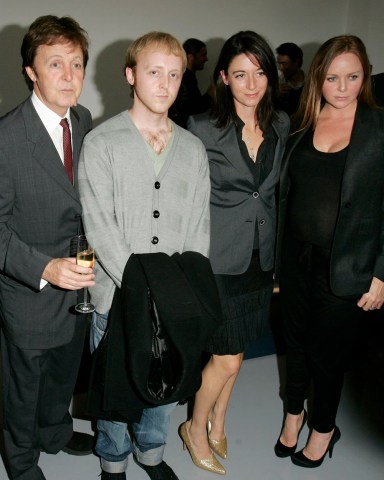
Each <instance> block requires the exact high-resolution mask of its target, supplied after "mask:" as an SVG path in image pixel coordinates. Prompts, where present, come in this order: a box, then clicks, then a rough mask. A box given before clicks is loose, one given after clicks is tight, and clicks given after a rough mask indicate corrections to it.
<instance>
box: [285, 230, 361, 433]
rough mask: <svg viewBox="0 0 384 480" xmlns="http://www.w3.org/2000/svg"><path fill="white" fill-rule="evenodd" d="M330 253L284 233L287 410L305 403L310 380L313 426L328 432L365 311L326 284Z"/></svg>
mask: <svg viewBox="0 0 384 480" xmlns="http://www.w3.org/2000/svg"><path fill="white" fill-rule="evenodd" d="M328 279H329V252H328V251H327V250H324V249H320V248H317V247H315V246H311V245H309V244H305V243H303V242H300V241H297V240H295V239H293V238H290V237H289V236H287V235H286V236H285V241H284V246H283V254H282V265H281V278H280V296H281V297H280V298H281V305H282V314H283V325H284V337H285V343H286V352H287V384H286V388H285V394H286V400H287V411H288V412H289V413H292V414H294V415H297V414H299V413H300V412H301V411H302V410H303V408H304V401H305V399H306V398H307V397H308V391H309V387H310V384H311V382H312V383H313V412H312V427H313V428H314V429H315V430H317V431H318V432H321V433H327V432H330V431H331V430H332V429H333V428H334V426H335V422H336V414H337V409H338V406H339V403H340V397H341V392H342V387H343V380H344V373H345V371H346V369H347V368H348V366H349V364H350V360H351V358H352V355H353V354H354V352H356V347H357V341H358V338H359V333H360V332H361V325H362V323H361V322H362V320H363V318H364V313H365V312H364V311H363V310H362V309H360V308H359V307H357V305H356V303H357V301H358V298H341V297H337V296H336V295H334V294H333V293H332V292H331V290H330V288H329V281H328Z"/></svg>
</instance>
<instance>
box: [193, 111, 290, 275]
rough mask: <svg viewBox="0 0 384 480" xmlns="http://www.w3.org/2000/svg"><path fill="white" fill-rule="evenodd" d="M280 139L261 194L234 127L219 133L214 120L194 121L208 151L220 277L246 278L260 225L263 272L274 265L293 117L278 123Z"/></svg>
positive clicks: (213, 250)
mask: <svg viewBox="0 0 384 480" xmlns="http://www.w3.org/2000/svg"><path fill="white" fill-rule="evenodd" d="M273 128H274V130H275V131H276V133H277V136H278V142H277V146H276V151H275V156H274V162H273V167H272V171H271V172H270V174H269V175H268V177H267V178H266V179H265V180H264V182H263V183H262V184H261V185H260V188H259V191H258V192H255V191H254V190H255V182H254V177H253V175H252V172H251V170H250V169H249V168H248V166H247V164H246V162H245V161H244V159H243V157H242V155H241V152H240V148H239V145H238V141H237V136H236V127H235V125H234V124H233V123H230V124H229V126H228V127H226V128H224V129H221V130H220V129H218V128H216V127H215V126H214V124H213V122H212V120H210V118H209V115H208V114H201V115H197V116H194V117H190V118H189V121H188V129H189V130H190V131H191V132H192V133H194V134H195V135H197V136H198V137H199V138H200V139H201V140H202V142H203V143H204V145H205V148H206V149H207V154H208V160H209V169H210V176H211V188H212V191H211V245H210V255H209V258H210V260H211V264H212V268H213V271H214V273H215V274H240V273H243V272H245V271H246V270H247V268H248V266H249V263H250V261H251V255H252V249H253V241H254V235H255V222H258V229H259V248H260V263H261V268H262V269H263V270H265V271H268V270H271V269H272V268H273V264H274V254H275V233H276V199H275V190H276V184H277V182H278V180H279V175H280V164H281V158H282V156H283V153H284V147H285V141H286V139H287V136H288V131H289V119H288V116H287V115H286V114H285V113H283V112H280V114H279V117H278V119H277V120H276V121H275V122H274V123H273Z"/></svg>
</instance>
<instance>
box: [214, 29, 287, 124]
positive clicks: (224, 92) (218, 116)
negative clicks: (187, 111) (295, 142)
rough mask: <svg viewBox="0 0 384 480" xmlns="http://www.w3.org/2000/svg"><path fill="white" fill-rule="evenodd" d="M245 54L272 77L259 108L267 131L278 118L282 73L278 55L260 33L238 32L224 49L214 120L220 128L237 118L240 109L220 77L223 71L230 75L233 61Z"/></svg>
mask: <svg viewBox="0 0 384 480" xmlns="http://www.w3.org/2000/svg"><path fill="white" fill-rule="evenodd" d="M242 53H244V54H245V55H247V56H248V58H249V59H250V60H251V61H255V60H257V62H258V63H259V65H260V68H261V69H262V70H263V71H264V73H265V75H266V77H267V78H268V86H267V90H266V92H265V94H264V96H263V98H262V99H261V100H260V102H259V104H258V105H257V108H256V113H255V115H256V119H257V121H258V123H259V126H260V128H261V130H262V131H263V132H265V131H266V130H267V129H268V128H269V127H270V126H271V124H272V122H273V120H274V119H275V118H276V110H275V102H276V98H277V94H278V85H279V80H278V73H277V67H276V60H275V56H274V53H273V51H272V49H271V47H270V46H269V44H268V42H267V41H266V40H265V39H264V38H263V37H262V36H261V35H259V34H258V33H256V32H253V31H251V30H247V31H242V32H239V33H236V34H235V35H233V36H232V37H230V38H229V39H228V40H227V41H226V42H225V43H224V45H223V48H222V49H221V52H220V55H219V58H218V60H217V64H216V67H215V70H214V74H213V77H214V83H215V87H216V94H215V97H216V98H215V102H214V104H213V107H212V110H211V118H212V119H213V120H214V121H215V125H216V127H218V128H223V127H226V126H227V125H228V124H229V122H230V121H231V120H232V121H233V120H235V119H236V116H237V115H236V110H235V104H234V100H233V95H232V92H231V89H230V88H229V87H227V86H226V85H225V84H224V82H223V80H222V78H221V75H220V72H221V71H224V73H225V74H226V75H227V74H228V68H229V65H230V63H231V62H232V60H233V59H234V58H235V57H236V56H237V55H241V54H242Z"/></svg>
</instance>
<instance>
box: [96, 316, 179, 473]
mask: <svg viewBox="0 0 384 480" xmlns="http://www.w3.org/2000/svg"><path fill="white" fill-rule="evenodd" d="M107 320H108V313H105V314H101V313H98V312H95V313H94V314H93V316H92V325H91V337H90V346H91V352H93V351H94V350H95V349H96V348H97V346H98V344H99V342H100V340H101V338H102V336H103V335H104V332H105V330H106V327H107ZM175 405H176V403H171V404H169V405H162V406H160V407H154V408H146V409H144V410H143V413H142V416H141V419H140V421H139V422H137V423H132V425H130V426H131V429H132V438H130V436H129V435H128V430H127V427H128V426H127V424H126V423H122V422H112V421H110V420H98V421H97V438H96V446H95V451H96V453H97V455H99V456H100V458H101V468H102V469H103V470H104V471H106V472H108V473H120V472H125V470H126V468H127V464H128V455H129V454H130V453H131V452H133V454H134V455H135V457H136V458H137V460H138V461H139V462H140V463H143V464H145V465H150V466H153V465H158V464H159V463H160V462H161V461H162V459H163V453H164V448H165V442H166V439H167V435H168V428H169V420H170V414H171V412H172V410H173V409H174V408H175Z"/></svg>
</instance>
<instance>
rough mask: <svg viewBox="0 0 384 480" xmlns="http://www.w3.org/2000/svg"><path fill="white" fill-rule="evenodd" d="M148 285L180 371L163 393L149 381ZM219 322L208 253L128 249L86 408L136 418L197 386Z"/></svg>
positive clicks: (94, 412)
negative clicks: (157, 394) (134, 251)
mask: <svg viewBox="0 0 384 480" xmlns="http://www.w3.org/2000/svg"><path fill="white" fill-rule="evenodd" d="M148 288H149V290H150V292H151V295H152V297H153V299H154V301H155V304H156V308H157V311H158V313H159V317H160V323H161V325H162V328H163V330H164V331H165V332H166V334H167V337H168V340H167V344H168V346H169V347H170V348H169V351H172V352H173V355H172V358H173V364H174V366H173V369H174V371H178V372H179V374H178V375H177V377H176V381H175V383H174V388H172V390H171V392H170V395H169V396H168V397H167V398H166V399H157V398H155V397H154V396H152V395H150V393H149V391H148V387H147V382H148V378H149V376H150V372H151V359H152V338H153V328H152V318H151V314H150V311H149V309H148ZM220 322H221V306H220V300H219V296H218V292H217V286H216V282H215V279H214V276H213V273H212V269H211V266H210V263H209V260H208V259H207V258H206V257H204V256H203V255H201V254H200V253H197V252H184V253H182V254H179V253H175V254H173V255H172V256H168V255H166V254H165V253H149V254H133V255H131V256H130V258H129V260H128V262H127V265H126V267H125V270H124V275H123V280H122V284H121V289H119V288H116V291H115V295H114V299H113V302H112V307H111V310H110V314H109V318H108V329H107V333H106V334H105V335H104V337H103V339H102V341H101V342H100V344H99V346H98V347H97V349H96V351H95V353H94V358H93V366H92V374H91V388H90V392H89V396H88V413H89V414H90V415H92V416H95V417H96V418H109V419H113V420H122V419H124V420H129V421H134V420H137V417H138V416H140V414H141V409H143V408H148V407H154V406H156V405H162V404H165V403H172V402H177V401H180V400H184V399H186V398H188V397H190V396H192V395H193V394H194V393H195V392H196V391H197V390H198V389H199V387H200V385H201V354H202V352H203V350H204V346H205V344H206V341H207V339H208V338H209V337H210V335H211V334H212V332H213V329H214V328H216V327H217V326H218V325H219V323H220Z"/></svg>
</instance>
